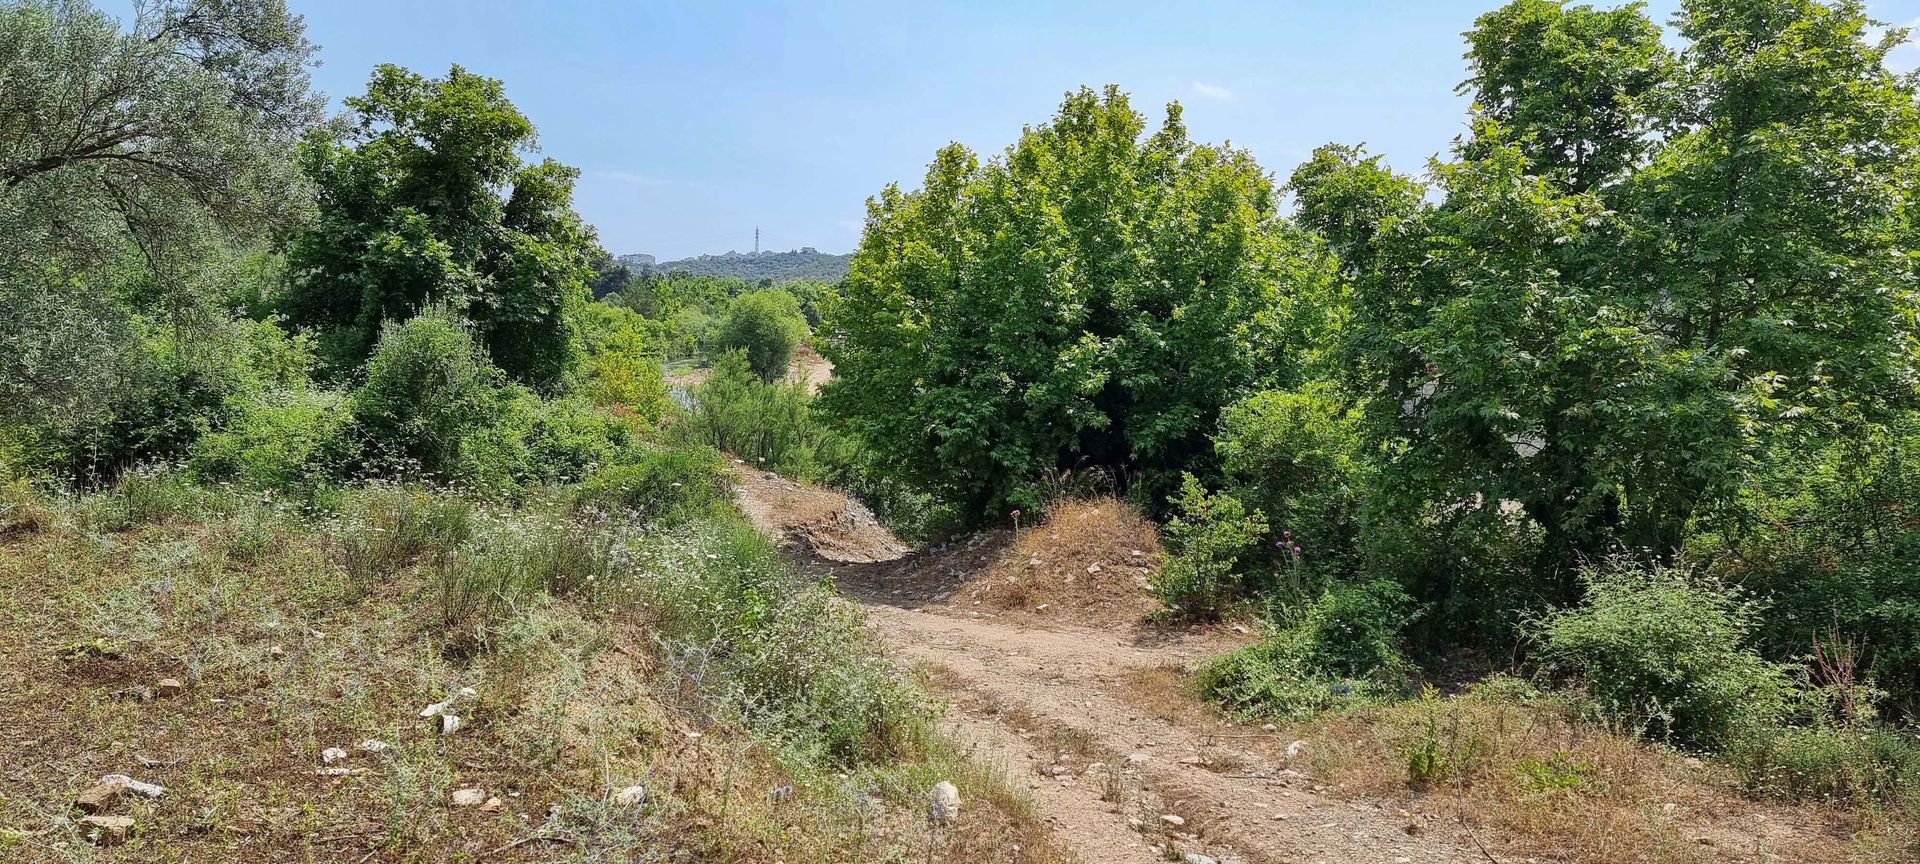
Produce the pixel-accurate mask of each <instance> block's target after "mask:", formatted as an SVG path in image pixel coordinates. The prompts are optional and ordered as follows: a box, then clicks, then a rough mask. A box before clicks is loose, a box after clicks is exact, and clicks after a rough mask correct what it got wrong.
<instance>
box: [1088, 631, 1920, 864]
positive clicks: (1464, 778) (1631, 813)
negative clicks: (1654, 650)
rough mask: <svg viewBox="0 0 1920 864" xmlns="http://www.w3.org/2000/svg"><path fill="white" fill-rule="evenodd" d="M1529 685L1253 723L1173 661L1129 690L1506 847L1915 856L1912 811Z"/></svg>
mask: <svg viewBox="0 0 1920 864" xmlns="http://www.w3.org/2000/svg"><path fill="white" fill-rule="evenodd" d="M1496 680H1500V679H1496ZM1525 689H1526V688H1524V687H1520V686H1505V685H1504V684H1496V685H1495V686H1492V687H1488V688H1483V689H1481V690H1480V691H1478V692H1470V693H1468V694H1465V695H1461V696H1454V697H1438V696H1436V697H1433V698H1429V699H1422V700H1415V701H1409V702H1402V703H1398V704H1393V705H1385V706H1377V707H1372V708H1368V709H1365V710H1361V711H1358V712H1355V713H1351V714H1345V715H1329V716H1323V717H1321V718H1319V719H1316V720H1311V721H1305V722H1301V723H1297V724H1291V725H1285V726H1282V727H1281V728H1279V729H1278V730H1276V731H1275V732H1274V733H1273V734H1271V735H1266V736H1253V737H1248V736H1247V734H1246V733H1247V729H1246V727H1244V726H1240V727H1237V728H1235V727H1233V725H1232V724H1231V723H1230V721H1228V719H1227V718H1225V716H1224V715H1222V714H1221V713H1220V712H1218V711H1217V710H1215V709H1214V708H1213V707H1212V706H1210V705H1208V704H1206V703H1204V702H1202V701H1200V700H1199V699H1198V698H1197V697H1196V696H1195V695H1194V694H1193V693H1192V691H1191V688H1189V687H1188V686H1187V684H1186V682H1185V680H1184V678H1183V677H1182V675H1181V673H1180V670H1177V669H1167V668H1159V669H1143V670H1140V671H1138V672H1137V673H1136V674H1135V675H1134V676H1133V678H1132V679H1131V680H1130V681H1129V682H1128V683H1127V686H1126V687H1125V688H1124V690H1123V691H1122V695H1123V697H1124V698H1125V699H1126V700H1127V701H1128V702H1129V703H1130V704H1132V705H1134V706H1136V707H1138V708H1140V709H1141V710H1143V711H1147V712H1150V713H1153V714H1155V715H1158V716H1164V717H1167V718H1170V719H1172V720H1173V721H1175V722H1178V723H1181V724H1182V725H1185V726H1188V727H1190V728H1195V729H1202V730H1220V731H1222V732H1223V734H1225V733H1226V732H1227V731H1228V730H1231V731H1233V732H1235V733H1237V734H1236V735H1235V737H1236V738H1238V739H1240V740H1237V741H1236V742H1235V743H1236V745H1237V746H1238V747H1240V748H1241V749H1243V750H1248V751H1251V752H1254V753H1257V754H1260V755H1262V756H1264V757H1266V758H1268V759H1271V760H1273V761H1275V762H1280V763H1283V764H1284V762H1285V761H1286V760H1285V758H1284V756H1283V755H1282V750H1283V748H1284V747H1285V745H1286V744H1287V743H1288V742H1291V741H1293V740H1296V739H1301V740H1305V741H1306V742H1307V748H1306V755H1305V756H1304V757H1303V760H1304V763H1305V764H1304V766H1299V767H1305V768H1306V769H1308V771H1309V773H1310V774H1311V776H1312V777H1313V778H1314V779H1315V781H1316V782H1317V783H1320V784H1324V785H1325V786H1326V787H1328V788H1329V790H1330V791H1331V793H1332V794H1337V795H1341V796H1344V797H1351V798H1357V799H1363V800H1370V801H1375V802H1381V803H1385V804H1388V805H1389V806H1392V807H1404V808H1406V809H1408V810H1411V811H1416V812H1419V813H1422V814H1426V815H1429V816H1435V817H1438V818H1440V819H1443V820H1458V821H1459V822H1460V823H1461V824H1464V825H1467V826H1469V827H1470V828H1471V829H1472V830H1473V831H1474V832H1475V834H1476V836H1477V837H1478V838H1479V839H1480V840H1481V841H1483V842H1484V843H1485V844H1486V845H1487V846H1488V849H1489V851H1490V852H1491V853H1492V854H1493V855H1494V857H1495V860H1499V861H1508V860H1539V861H1563V862H1580V864H1626V862H1662V864H1667V862H1673V864H1691V862H1702V864H1704V862H1733V861H1742V862H1778V864H1800V862H1805V864H1842V862H1849V864H1905V862H1912V861H1915V860H1920V858H1917V857H1916V853H1920V823H1916V821H1915V820H1914V819H1912V817H1911V814H1909V813H1901V812H1895V811H1885V812H1849V811H1842V810H1837V809H1834V808H1831V807H1828V806H1825V805H1822V804H1800V805H1791V804H1772V803H1762V802H1755V801H1753V800H1750V799H1748V798H1745V797H1743V796H1742V795H1741V794H1740V790H1739V786H1738V784H1737V782H1736V780H1735V778H1734V777H1733V776H1732V774H1731V772H1729V771H1727V770H1725V769H1723V768H1721V767H1719V766H1716V765H1713V764H1712V763H1710V762H1703V761H1701V760H1699V759H1696V758H1691V757H1688V756H1686V755H1685V754H1680V753H1675V752H1672V751H1669V750H1665V749H1661V748H1657V747H1652V746H1649V745H1646V744H1644V743H1641V742H1639V741H1637V740H1636V739H1634V738H1632V737H1631V736H1628V735H1624V734H1620V733H1618V732H1616V731H1612V730H1608V729H1606V728H1603V727H1601V726H1599V725H1596V724H1594V723H1593V722H1591V721H1589V720H1587V719H1584V718H1583V717H1582V716H1581V715H1580V714H1579V712H1578V711H1577V710H1575V709H1574V707H1573V706H1572V705H1571V704H1570V703H1568V702H1566V701H1563V700H1561V699H1558V698H1556V697H1552V696H1545V695H1540V694H1531V693H1526V692H1524V691H1525ZM1416 752H1425V753H1428V754H1431V755H1432V756H1434V757H1435V758H1433V759H1430V760H1427V764H1438V765H1441V766H1448V767H1443V770H1442V771H1441V772H1440V773H1441V774H1442V775H1444V776H1438V777H1434V778H1432V779H1430V780H1428V781H1426V782H1416V781H1415V779H1414V778H1413V777H1412V776H1411V771H1410V770H1409V762H1410V755H1411V754H1413V753H1416ZM1296 765H1297V766H1298V765H1299V763H1296Z"/></svg>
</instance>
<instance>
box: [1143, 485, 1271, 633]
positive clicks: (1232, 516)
mask: <svg viewBox="0 0 1920 864" xmlns="http://www.w3.org/2000/svg"><path fill="white" fill-rule="evenodd" d="M1173 505H1174V508H1175V510H1176V511H1177V513H1178V515H1176V516H1174V517H1173V518H1172V519H1171V520H1170V521H1168V522H1167V526H1166V532H1165V533H1166V540H1167V551H1168V558H1167V563H1166V566H1164V567H1162V568H1161V569H1160V572H1159V574H1157V575H1156V576H1155V577H1154V579H1153V583H1152V586H1151V587H1152V589H1153V593H1154V594H1155V595H1156V596H1158V597H1159V598H1160V599H1161V600H1162V601H1163V602H1165V603H1166V604H1167V608H1168V609H1169V610H1170V611H1172V612H1173V613H1174V614H1176V615H1179V616H1182V617H1187V618H1197V619H1203V620H1204V619H1214V618H1218V617H1220V613H1221V612H1222V611H1224V610H1225V609H1226V608H1227V606H1228V605H1229V604H1231V603H1232V602H1233V601H1234V600H1235V599H1237V597H1238V594H1239V588H1240V585H1239V580H1238V577H1237V576H1236V575H1235V572H1234V571H1235V565H1236V564H1237V562H1238V561H1239V559H1240V555H1241V553H1243V552H1245V551H1246V550H1247V548H1248V547H1250V546H1251V545H1252V544H1253V543H1254V542H1255V541H1256V540H1258V539H1260V537H1261V535H1263V534H1265V533H1266V531H1267V523H1266V519H1265V517H1264V516H1262V515H1261V514H1260V511H1258V510H1255V511H1254V512H1253V513H1252V514H1251V515H1249V514H1248V513H1247V511H1246V506H1245V505H1243V504H1241V503H1240V500H1239V499H1237V498H1234V497H1233V496H1231V495H1226V494H1209V493H1208V492H1207V490H1206V489H1204V488H1202V487H1201V485H1200V481H1199V480H1197V479H1194V477H1193V475H1191V474H1188V475H1186V476H1185V477H1184V478H1183V479H1182V481H1181V486H1180V494H1179V495H1178V496H1176V497H1175V498H1174V499H1173Z"/></svg>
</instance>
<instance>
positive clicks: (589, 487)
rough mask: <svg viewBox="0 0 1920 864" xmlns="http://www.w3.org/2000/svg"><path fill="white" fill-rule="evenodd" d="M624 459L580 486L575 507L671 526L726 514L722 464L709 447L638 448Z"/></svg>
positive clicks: (728, 494) (727, 481)
mask: <svg viewBox="0 0 1920 864" xmlns="http://www.w3.org/2000/svg"><path fill="white" fill-rule="evenodd" d="M623 460H624V461H621V462H619V463H617V464H614V465H609V466H607V467H606V468H603V469H601V470H600V471H599V472H597V473H595V474H594V475H593V476H591V477H589V478H587V480H586V482H583V483H581V484H580V485H579V487H578V488H576V489H575V490H574V500H575V502H576V503H577V504H578V505H579V506H582V507H589V508H600V509H610V510H618V511H622V512H625V513H630V514H634V515H635V516H637V518H639V519H640V520H641V521H643V522H645V523H646V524H649V525H660V526H672V525H678V524H680V523H683V522H686V521H689V520H692V519H697V518H700V517H703V516H711V515H713V514H715V513H719V512H724V511H725V510H726V509H727V508H728V506H729V504H730V503H731V502H732V500H733V483H732V480H731V478H730V477H729V473H728V471H727V465H726V461H725V460H724V459H722V458H721V457H720V454H719V453H716V452H714V451H713V450H711V449H709V448H705V447H676V448H671V449H667V448H656V447H652V446H648V445H639V446H636V447H635V448H633V449H632V450H630V451H629V452H628V453H627V454H625V455H624V457H623Z"/></svg>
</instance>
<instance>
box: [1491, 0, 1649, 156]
mask: <svg viewBox="0 0 1920 864" xmlns="http://www.w3.org/2000/svg"><path fill="white" fill-rule="evenodd" d="M1644 7H1645V4H1642V3H1629V4H1626V5H1624V6H1620V7H1618V8H1614V9H1595V8H1593V7H1592V6H1586V5H1579V6H1568V5H1567V3H1566V2H1565V0H1518V2H1512V3H1508V4H1507V5H1505V6H1502V7H1500V8H1499V9H1496V10H1494V11H1492V12H1488V13H1487V14H1485V15H1482V16H1480V18H1479V20H1477V21H1475V22H1474V28H1473V30H1472V31H1471V32H1469V33H1468V34H1467V44H1468V51H1467V63H1468V65H1469V67H1470V69H1471V70H1472V73H1473V74H1472V77H1470V78H1468V79H1467V81H1466V82H1465V83H1463V84H1461V85H1460V90H1461V92H1464V93H1469V94H1471V95H1472V96H1473V103H1474V111H1475V113H1476V114H1478V115H1479V116H1480V117H1483V118H1485V119H1487V120H1492V121H1494V122H1496V123H1498V124H1499V125H1500V128H1501V129H1502V130H1503V131H1504V133H1505V135H1504V137H1505V138H1506V139H1509V140H1512V141H1515V142H1519V143H1520V146H1521V148H1522V151H1523V153H1524V154H1525V155H1526V157H1527V161H1528V163H1529V165H1530V166H1531V168H1532V170H1534V171H1537V172H1539V173H1542V174H1545V175H1548V176H1552V177H1554V178H1556V179H1558V180H1560V181H1561V182H1562V183H1564V184H1566V185H1567V186H1568V187H1569V188H1571V189H1573V190H1575V191H1586V190H1589V189H1593V188H1595V187H1597V186H1599V185H1600V184H1602V183H1606V182H1608V181H1610V180H1613V179H1616V178H1618V177H1619V176H1620V174H1621V173H1622V172H1624V171H1626V170H1628V169H1630V168H1632V167H1634V165H1635V164H1636V163H1638V162H1639V161H1640V159H1641V157H1642V156H1644V155H1645V153H1646V151H1647V148H1648V147H1649V146H1650V144H1651V140H1652V139H1651V136H1650V135H1649V133H1650V132H1651V131H1652V129H1651V128H1650V127H1651V119H1652V116H1653V115H1652V114H1651V113H1650V112H1649V110H1648V108H1649V103H1651V102H1653V101H1655V100H1657V99H1658V98H1660V97H1661V96H1662V95H1663V94H1662V93H1661V90H1660V88H1661V85H1663V84H1668V83H1670V82H1671V81H1672V80H1673V75H1674V70H1673V63H1674V60H1673V56H1672V53H1671V52H1669V51H1668V50H1667V48H1666V47H1665V46H1664V45H1662V44H1661V43H1660V28H1659V27H1658V26H1656V25H1655V24H1654V23H1653V22H1652V21H1649V20H1647V16H1646V13H1645V11H1644ZM1475 140H1476V141H1478V140H1479V139H1477V138H1476V139H1475ZM1469 149H1470V151H1471V148H1469ZM1470 155H1472V154H1471V152H1470Z"/></svg>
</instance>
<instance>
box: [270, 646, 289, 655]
mask: <svg viewBox="0 0 1920 864" xmlns="http://www.w3.org/2000/svg"><path fill="white" fill-rule="evenodd" d="M267 654H268V656H271V657H285V656H287V649H285V648H282V647H280V646H278V645H275V646H273V647H272V648H268V649H267Z"/></svg>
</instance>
